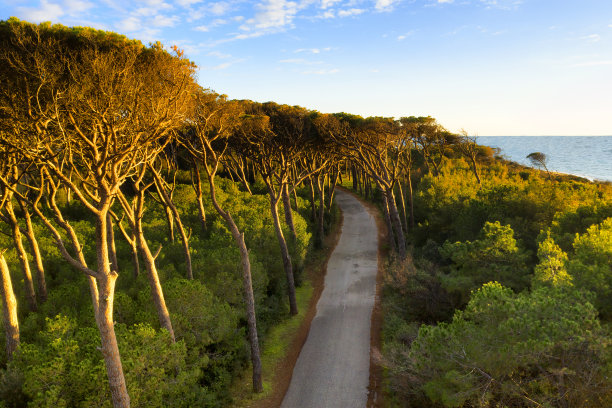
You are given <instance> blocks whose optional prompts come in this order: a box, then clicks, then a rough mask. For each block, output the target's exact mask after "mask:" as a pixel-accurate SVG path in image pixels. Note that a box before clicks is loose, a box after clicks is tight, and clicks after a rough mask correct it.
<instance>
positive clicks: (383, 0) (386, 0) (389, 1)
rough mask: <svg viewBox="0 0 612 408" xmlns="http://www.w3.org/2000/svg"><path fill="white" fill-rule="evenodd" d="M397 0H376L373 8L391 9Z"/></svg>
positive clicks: (380, 9) (379, 9) (377, 9)
mask: <svg viewBox="0 0 612 408" xmlns="http://www.w3.org/2000/svg"><path fill="white" fill-rule="evenodd" d="M397 3H399V0H376V3H375V4H374V8H375V9H376V11H391V10H393V8H394V7H395V5H396V4H397Z"/></svg>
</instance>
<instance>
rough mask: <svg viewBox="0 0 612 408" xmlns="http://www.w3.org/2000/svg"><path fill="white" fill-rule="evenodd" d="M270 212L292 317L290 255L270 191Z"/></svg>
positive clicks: (292, 298) (292, 289)
mask: <svg viewBox="0 0 612 408" xmlns="http://www.w3.org/2000/svg"><path fill="white" fill-rule="evenodd" d="M269 194H270V212H271V213H272V220H273V221H274V229H275V231H276V238H277V239H278V245H279V246H280V251H281V257H282V258H283V267H284V269H285V275H286V276H287V292H288V294H289V312H290V313H291V315H292V316H295V315H297V314H298V308H297V300H296V298H295V280H294V278H293V265H292V264H291V255H289V248H287V241H285V236H284V235H283V229H282V228H281V224H280V219H279V217H278V198H279V197H274V196H275V194H274V193H273V192H272V191H271V190H270V191H269Z"/></svg>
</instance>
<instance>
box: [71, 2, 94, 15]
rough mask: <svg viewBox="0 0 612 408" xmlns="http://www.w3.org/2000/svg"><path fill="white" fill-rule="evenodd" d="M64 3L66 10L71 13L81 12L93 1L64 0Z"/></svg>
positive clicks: (90, 5)
mask: <svg viewBox="0 0 612 408" xmlns="http://www.w3.org/2000/svg"><path fill="white" fill-rule="evenodd" d="M64 5H65V6H66V12H67V13H68V14H71V15H74V14H82V13H84V12H86V11H87V10H89V9H90V8H92V7H93V6H94V5H93V3H90V2H88V1H82V0H64Z"/></svg>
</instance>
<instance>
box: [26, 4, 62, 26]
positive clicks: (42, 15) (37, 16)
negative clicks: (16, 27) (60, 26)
mask: <svg viewBox="0 0 612 408" xmlns="http://www.w3.org/2000/svg"><path fill="white" fill-rule="evenodd" d="M17 12H18V14H19V17H20V18H22V19H24V20H28V21H32V22H35V23H40V22H41V21H57V20H59V18H60V17H62V16H63V15H64V14H66V11H65V10H64V8H63V7H62V6H60V5H59V4H57V3H51V2H49V1H47V0H42V1H41V2H40V6H39V7H17Z"/></svg>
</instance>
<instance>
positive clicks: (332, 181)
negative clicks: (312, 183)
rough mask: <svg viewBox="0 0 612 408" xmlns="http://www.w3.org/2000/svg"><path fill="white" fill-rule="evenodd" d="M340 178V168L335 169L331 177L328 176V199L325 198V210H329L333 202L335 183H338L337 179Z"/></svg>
mask: <svg viewBox="0 0 612 408" xmlns="http://www.w3.org/2000/svg"><path fill="white" fill-rule="evenodd" d="M339 178H340V168H338V171H336V172H335V173H334V175H333V177H332V178H330V183H329V199H328V200H327V204H326V206H327V212H331V207H332V204H333V203H334V193H335V192H336V184H338V179H339Z"/></svg>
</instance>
